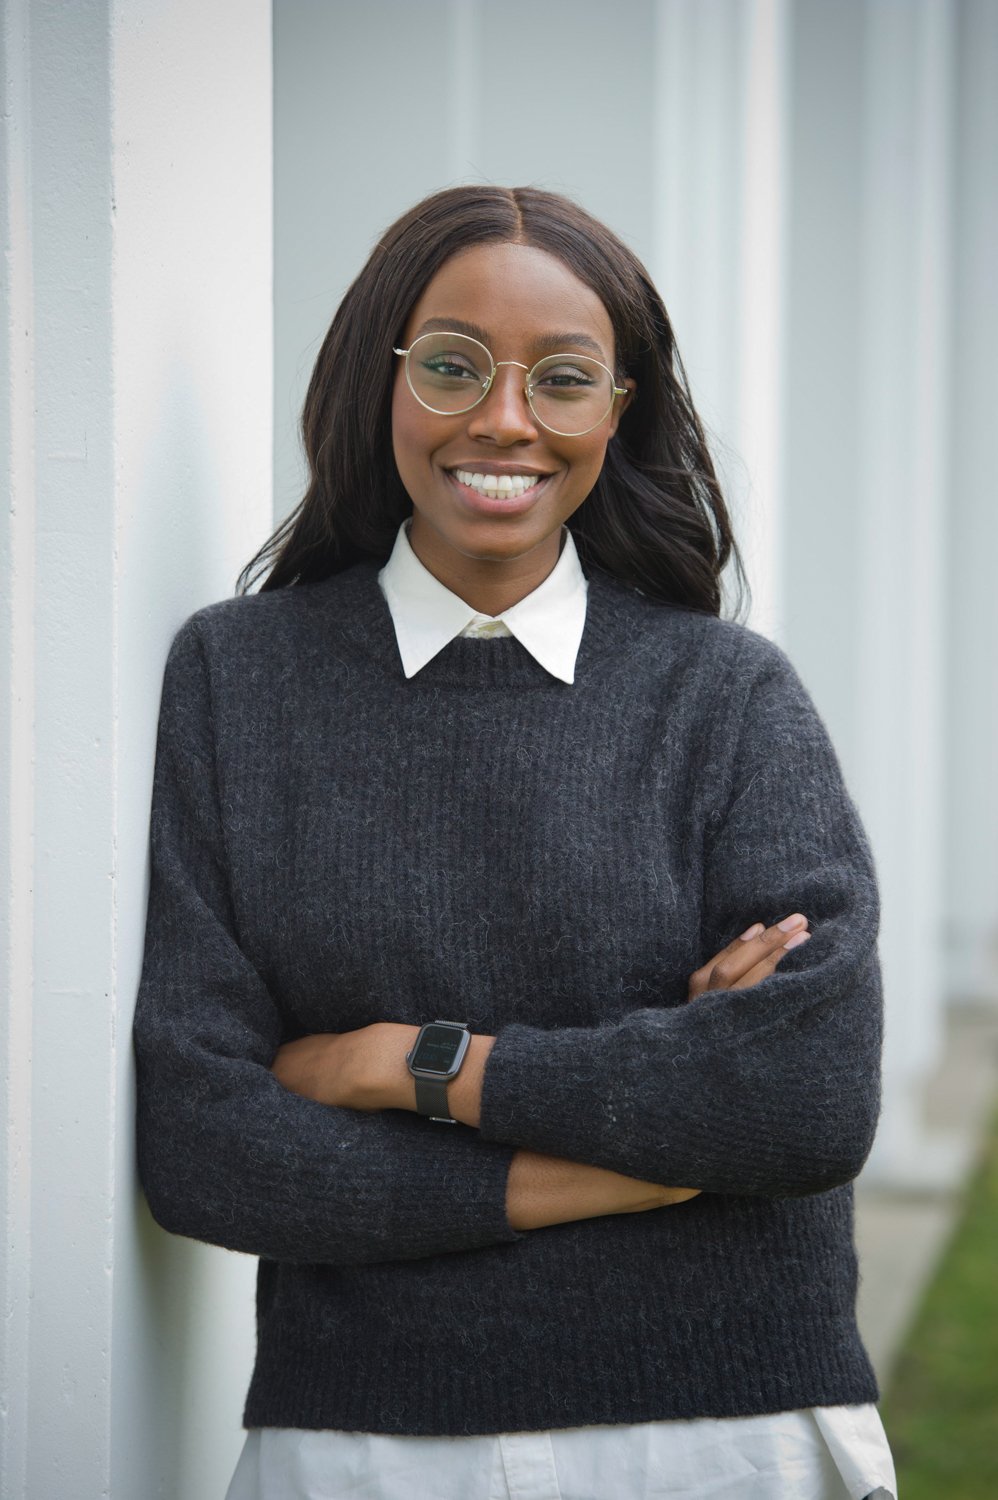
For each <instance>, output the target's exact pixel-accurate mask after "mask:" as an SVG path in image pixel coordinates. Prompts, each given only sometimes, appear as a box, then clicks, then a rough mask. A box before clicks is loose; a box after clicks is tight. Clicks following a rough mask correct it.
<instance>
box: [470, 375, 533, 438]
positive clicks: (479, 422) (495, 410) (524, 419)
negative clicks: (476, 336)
mask: <svg viewBox="0 0 998 1500" xmlns="http://www.w3.org/2000/svg"><path fill="white" fill-rule="evenodd" d="M526 376H527V371H526V367H525V366H521V365H518V364H517V365H514V364H504V365H501V366H497V367H496V373H495V379H494V380H493V382H492V385H491V388H490V390H489V393H488V395H487V396H486V397H485V399H484V401H480V402H479V403H478V405H477V406H476V407H475V408H474V409H473V410H472V412H471V421H470V422H469V424H468V436H469V437H478V438H486V439H490V440H491V441H492V442H494V443H497V444H499V445H500V446H501V447H507V446H509V445H510V444H512V443H534V442H536V441H537V435H538V433H537V423H536V420H535V418H534V414H533V412H532V411H531V410H530V407H529V405H528V403H527V392H526Z"/></svg>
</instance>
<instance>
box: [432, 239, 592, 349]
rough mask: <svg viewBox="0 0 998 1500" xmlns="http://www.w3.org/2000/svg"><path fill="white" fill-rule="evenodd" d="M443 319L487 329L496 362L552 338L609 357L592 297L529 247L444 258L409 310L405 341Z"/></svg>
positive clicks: (490, 248)
mask: <svg viewBox="0 0 998 1500" xmlns="http://www.w3.org/2000/svg"><path fill="white" fill-rule="evenodd" d="M448 318H454V319H456V320H460V321H461V322H464V323H474V324H477V325H478V327H480V328H481V329H482V331H483V332H487V333H488V334H489V337H490V340H492V342H493V344H494V347H493V348H492V353H493V355H494V356H495V357H496V358H497V359H503V358H505V357H506V356H507V355H508V353H509V349H510V347H512V348H513V349H514V352H515V351H520V352H523V351H525V350H526V349H528V348H529V346H530V345H531V344H533V343H535V342H538V341H540V340H543V339H544V338H545V336H547V335H551V334H556V333H562V334H569V333H579V334H585V335H588V337H589V338H590V339H593V340H595V341H596V343H598V344H599V346H600V348H601V349H602V350H603V351H604V352H605V354H606V356H607V357H608V358H609V359H612V358H613V325H612V323H611V322H610V315H609V313H608V312H607V310H606V308H605V307H604V306H603V303H602V302H601V301H600V298H599V297H598V296H597V294H596V293H595V292H594V291H593V290H592V288H591V287H588V286H586V284H585V282H584V281H580V280H579V278H578V277H577V276H576V275H575V273H574V272H573V271H571V270H569V268H568V266H566V265H565V263H564V261H562V260H559V259H558V257H557V256H556V255H551V254H549V253H548V251H546V250H538V249H535V248H534V246H532V245H505V244H499V245H474V246H472V247H471V248H470V249H468V250H462V251H460V252H459V253H458V254H457V255H454V256H452V257H451V258H450V260H448V261H445V262H444V264H443V265H442V266H441V268H440V270H439V271H438V272H437V274H436V275H435V276H434V277H433V279H432V281H430V282H429V283H428V285H427V286H426V289H425V290H424V292H423V294H422V296H421V297H420V299H419V301H418V302H417V303H416V305H415V307H414V308H413V310H412V313H411V314H410V317H409V320H408V322H407V324H406V339H407V340H409V339H411V338H414V337H415V336H416V334H417V333H418V332H419V329H420V328H421V326H422V325H423V323H425V322H427V321H428V320H430V319H433V320H444V321H446V320H447V319H448ZM437 326H439V322H438V324H437Z"/></svg>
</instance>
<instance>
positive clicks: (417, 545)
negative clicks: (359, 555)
mask: <svg viewBox="0 0 998 1500" xmlns="http://www.w3.org/2000/svg"><path fill="white" fill-rule="evenodd" d="M407 534H408V538H409V546H410V547H411V548H412V550H413V552H414V553H415V555H416V556H417V557H418V558H419V561H420V562H421V563H422V564H423V567H424V568H426V570H427V571H428V572H430V573H432V574H433V576H434V578H436V579H437V580H438V582H440V583H442V584H443V585H444V587H445V588H448V589H450V591H451V593H452V594H456V595H457V596H458V598H459V599H463V600H464V602H465V604H468V605H470V607H471V608H472V609H474V610H476V611H477V612H478V613H479V614H482V615H500V614H502V612H503V610H504V609H512V607H513V605H514V604H519V602H520V600H521V599H525V598H526V597H527V595H528V594H532V593H533V591H534V589H536V588H539V587H540V585H541V584H542V583H543V582H544V580H545V578H547V577H548V576H549V574H550V573H551V572H552V571H553V570H554V567H555V565H556V564H557V562H558V558H559V557H560V556H561V549H562V547H563V545H564V540H565V528H564V527H563V526H562V527H559V529H558V531H557V532H554V533H553V534H552V535H551V536H548V537H545V538H544V540H543V542H541V543H540V544H539V545H538V546H536V547H534V548H532V549H531V550H530V551H529V552H525V553H524V554H523V555H522V556H520V557H509V558H506V557H503V558H487V557H466V556H464V554H462V553H460V552H456V551H454V550H453V549H448V550H447V551H444V550H443V549H442V548H441V547H438V546H435V545H434V539H433V536H432V535H431V536H430V537H429V538H427V536H426V534H425V532H424V530H423V528H421V527H420V526H418V525H417V523H416V518H415V517H414V518H413V521H412V523H411V524H410V526H409V528H408V533H407Z"/></svg>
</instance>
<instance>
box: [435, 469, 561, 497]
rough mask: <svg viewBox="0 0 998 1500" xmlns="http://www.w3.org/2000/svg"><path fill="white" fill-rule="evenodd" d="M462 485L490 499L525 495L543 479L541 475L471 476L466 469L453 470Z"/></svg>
mask: <svg viewBox="0 0 998 1500" xmlns="http://www.w3.org/2000/svg"><path fill="white" fill-rule="evenodd" d="M454 473H455V475H456V477H457V478H458V479H459V480H460V481H461V483H462V484H466V485H468V487H469V488H470V489H473V490H478V492H479V494H482V495H488V496H489V497H490V498H491V499H499V498H501V497H507V496H509V497H514V496H515V497H516V498H519V496H521V495H525V494H526V493H527V491H528V490H532V489H533V488H534V486H535V485H537V484H539V483H540V481H541V480H542V479H543V478H544V477H545V476H544V475H543V474H473V473H471V471H470V470H468V469H455V470H454Z"/></svg>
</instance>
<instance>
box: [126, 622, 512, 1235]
mask: <svg viewBox="0 0 998 1500" xmlns="http://www.w3.org/2000/svg"><path fill="white" fill-rule="evenodd" d="M282 1031H283V1025H282V1017H281V1014H280V1011H279V1008H278V1006H277V1005H276V1003H275V1000H274V998H273V997H272V995H271V994H270V993H269V991H268V988H267V986H266V985H265V984H264V982H263V980H262V978H261V976H260V974H259V972H258V970H257V969H256V968H255V967H254V965H253V964H252V963H251V962H250V961H249V959H248V958H247V956H246V954H245V953H244V952H243V951H242V949H241V947H240V944H239V940H238V935H237V931H236V923H235V920H234V915H233V906H232V901H231V895H230V887H229V880H228V875H227V867H226V850H225V828H224V818H223V816H222V812H221V809H220V806H219V797H218V789H217V776H216V773H215V752H214V740H213V727H212V718H211V700H210V689H209V684H208V681H207V675H206V672H205V666H204V660H203V655H202V650H201V644H200V637H199V633H198V627H197V616H196V615H195V616H192V617H191V618H190V619H189V620H188V621H187V623H186V624H185V625H184V626H182V627H181V629H180V630H179V631H178V633H177V635H176V637H175V638H174V641H173V644H172V646H171V648H170V653H169V656H168V660H167V664H166V670H165V675H164V683H163V695H162V702H161V707H160V718H159V727H158V732H157V747H156V762H155V771H154V779H153V797H152V815H151V877H150V889H149V903H148V911H147V918H146V937H145V950H144V955H143V963H142V972H141V978H140V984H139V992H138V997H137V1002H136V1009H135V1018H134V1026H133V1044H134V1049H135V1057H136V1065H137V1120H136V1126H137V1147H138V1166H139V1175H140V1180H141V1183H142V1186H143V1188H144V1190H145V1194H146V1198H147V1201H148V1203H149V1207H150V1210H151V1212H152V1214H153V1217H154V1218H155V1219H156V1220H157V1221H158V1222H159V1223H160V1224H161V1225H162V1226H163V1227H164V1228H165V1229H168V1230H170V1231H172V1232H173V1233H175V1234H182V1235H187V1236H190V1237H191V1238H194V1239H198V1240H203V1241H206V1242H208V1243H211V1244H215V1245H221V1246H224V1247H226V1248H227V1249H231V1250H240V1251H245V1252H248V1253H250V1254H253V1255H258V1256H263V1257H265V1258H267V1259H270V1260H275V1261H281V1260H286V1261H297V1262H327V1263H340V1264H350V1263H356V1264H361V1263H364V1262H374V1261H387V1260H409V1259H416V1258H419V1257H422V1256H432V1255H437V1254H440V1253H441V1252H445V1251H460V1250H468V1249H475V1248H478V1247H480V1246H485V1245H490V1244H494V1243H499V1242H513V1241H515V1240H518V1239H520V1238H521V1235H520V1234H518V1233H517V1232H516V1231H515V1230H513V1229H512V1228H511V1227H510V1225H509V1222H508V1219H507V1217H506V1209H505V1195H506V1179H507V1175H508V1169H509V1163H510V1160H511V1157H512V1154H513V1153H512V1149H511V1148H509V1147H506V1146H503V1145H499V1144H496V1145H490V1144H488V1143H486V1142H484V1141H482V1140H481V1138H480V1137H479V1135H478V1134H477V1132H475V1131H472V1130H470V1129H468V1128H466V1127H465V1126H448V1127H446V1128H445V1127H443V1126H441V1125H438V1124H435V1123H433V1122H431V1121H427V1120H424V1119H421V1118H419V1117H417V1116H415V1115H410V1114H408V1113H407V1112H405V1111H400V1110H391V1111H384V1112H381V1113H367V1112H361V1111H359V1110H352V1109H343V1108H335V1107H330V1106H326V1105H322V1104H318V1103H316V1102H315V1101H314V1100H309V1099H304V1098H301V1097H300V1096H298V1095H296V1094H293V1093H291V1092H290V1091H288V1090H287V1089H285V1088H284V1087H283V1086H282V1085H281V1084H280V1083H278V1081H277V1079H276V1078H275V1077H274V1075H273V1073H271V1071H270V1066H271V1064H272V1062H273V1059H274V1055H275V1053H276V1050H277V1048H278V1046H279V1045H280V1044H281V1042H282V1040H284V1037H283V1035H282Z"/></svg>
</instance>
